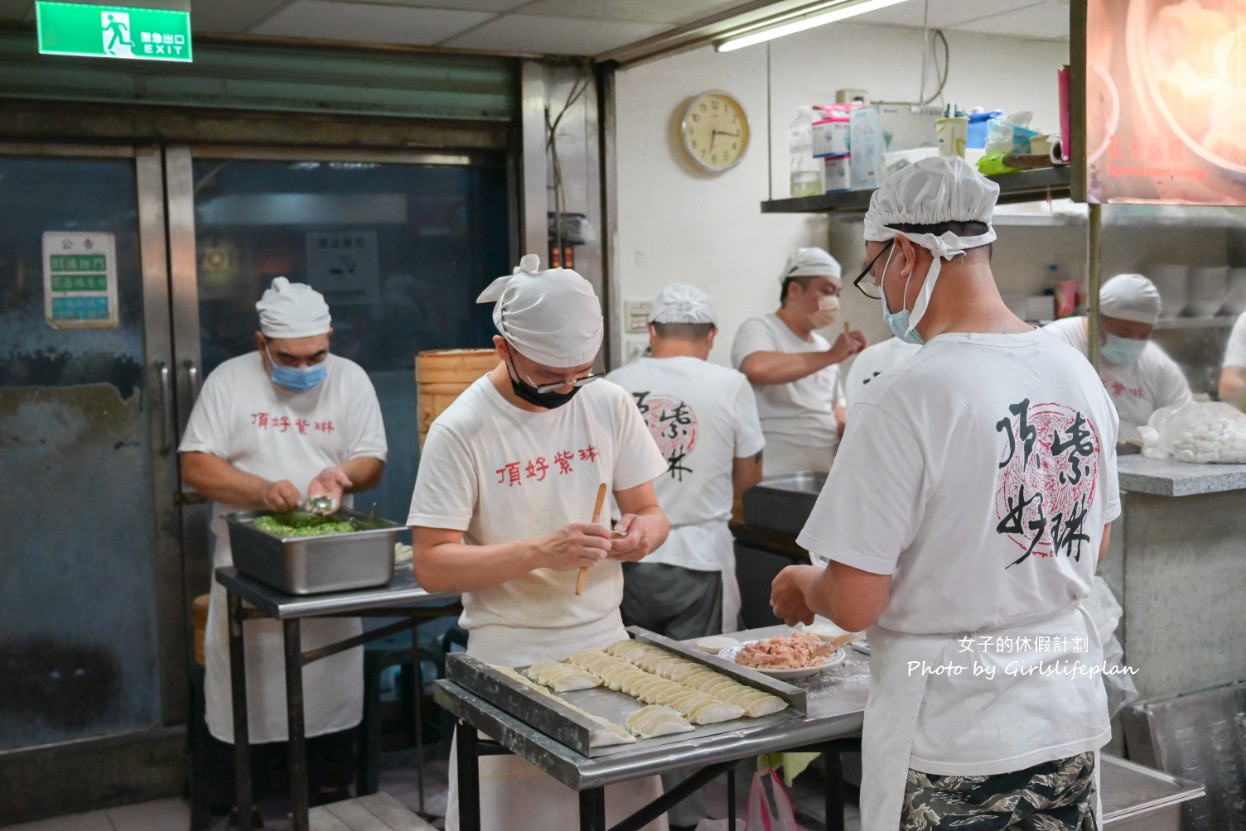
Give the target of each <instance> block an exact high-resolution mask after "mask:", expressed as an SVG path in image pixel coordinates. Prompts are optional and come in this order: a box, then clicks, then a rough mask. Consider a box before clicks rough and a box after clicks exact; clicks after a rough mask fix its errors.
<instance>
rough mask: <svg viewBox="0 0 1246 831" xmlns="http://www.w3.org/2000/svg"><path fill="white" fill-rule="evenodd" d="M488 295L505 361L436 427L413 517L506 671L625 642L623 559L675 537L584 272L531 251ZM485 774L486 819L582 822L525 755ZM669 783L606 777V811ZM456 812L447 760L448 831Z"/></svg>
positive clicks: (621, 812)
mask: <svg viewBox="0 0 1246 831" xmlns="http://www.w3.org/2000/svg"><path fill="white" fill-rule="evenodd" d="M478 302H481V303H488V302H492V303H494V307H493V322H494V324H495V325H496V326H497V330H498V334H497V335H496V336H494V338H493V345H494V348H495V349H496V350H497V354H498V365H497V366H496V367H495V368H494V369H493V370H491V371H490V372H489V373H487V374H486V375H484V376H482V377H481V378H479V379H478V380H477V381H476V382H475V383H474V384H472V386H470V387H469V388H468V389H466V390H465V391H464V392H463V393H462V394H461V395H460V396H459V397H458V398H457V399H455V401H454V403H453V404H451V405H450V406H449V407H447V408H446V409H445V410H444V411H443V412H442V413H441V415H439V416H438V417H437V420H436V421H434V422H433V424H432V425H431V426H430V428H429V431H428V438H427V440H426V442H425V444H424V449H423V452H422V454H421V457H420V467H419V472H418V475H417V478H416V483H415V490H414V493H413V494H412V496H411V512H410V514H409V516H408V517H407V524H408V525H410V526H411V533H412V547H413V548H414V550H415V552H414V563H415V571H416V576H417V577H418V578H419V580H420V583H421V585H423V586H425V587H427V588H428V589H430V590H433V591H452V592H460V593H461V594H462V600H463V615H462V617H461V619H460V623H461V624H462V626H463V627H464V628H465V629H467V630H468V632H469V639H468V644H467V651H468V652H469V653H470V654H472V655H473V656H475V657H477V658H479V659H481V660H483V661H487V662H489V663H492V664H500V665H503V666H527V665H529V664H532V663H535V662H537V661H544V660H563V659H565V658H566V657H567V656H568V655H570V654H571V653H572V652H575V651H577V650H579V649H586V648H590V647H604V646H607V645H609V644H611V643H613V642H614V641H617V640H622V639H624V638H626V637H627V632H626V630H625V629H624V627H623V622H622V619H621V618H620V615H619V602H620V599H621V598H622V594H623V570H622V563H623V562H624V561H634V560H639V559H641V558H642V557H644V556H645V555H646V554H648V553H649V552H650V551H652V550H654V549H655V548H657V547H658V546H660V545H661V544H662V542H663V541H664V540H665V539H666V534H667V530H668V525H667V520H666V516H665V515H664V514H663V513H662V510H661V509H660V508H659V507H658V501H657V498H656V496H655V495H654V488H653V480H654V479H656V478H657V477H658V476H661V475H662V474H663V473H664V472H665V471H666V468H667V465H666V462H665V460H664V459H663V458H662V455H661V454H660V453H659V452H658V449H657V446H656V445H655V444H654V441H653V438H652V437H651V436H650V435H649V431H648V430H647V429H646V427H645V423H644V421H643V420H642V419H641V417H640V413H639V412H638V411H637V409H636V406H635V404H634V403H633V402H632V398H631V396H629V395H628V394H627V393H626V392H624V391H623V390H622V389H620V388H619V387H618V386H616V385H614V384H612V383H610V382H608V381H600V380H598V376H596V375H594V374H592V369H593V363H594V361H595V360H596V358H597V352H598V349H599V348H600V347H601V339H602V316H601V305H600V303H599V302H598V300H597V296H596V294H595V293H594V291H593V288H592V286H591V285H590V284H589V283H588V281H587V280H585V279H584V278H583V277H581V276H580V275H579V274H577V273H576V272H574V271H572V270H570V269H560V268H553V269H548V270H543V269H541V267H540V263H539V261H538V259H537V257H536V256H534V255H528V256H525V257H524V258H523V259H522V260H521V261H520V265H519V267H517V268H516V269H515V270H514V273H513V274H509V275H506V276H505V277H499V278H498V279H497V280H495V281H494V282H493V283H492V284H491V285H490V286H489V287H488V288H486V289H485V290H484V291H483V292H482V293H481V294H480V297H479V298H478ZM602 484H604V485H605V486H606V489H607V491H608V492H609V493H611V494H613V496H614V500H615V502H616V503H617V505H618V507H619V511H620V514H621V517H620V519H619V520H618V522H617V523H615V526H614V527H615V530H616V531H618V532H621V538H619V539H611V532H610V529H609V527H608V525H609V521H608V520H607V521H606V522H601V523H596V524H594V523H593V522H591V520H592V518H593V509H594V502H595V499H596V496H597V492H598V487H599V486H600V485H602ZM581 569H587V579H586V581H585V585H584V589H583V594H577V592H576V588H577V585H576V584H577V576H578V573H579V572H580V570H581ZM479 770H480V780H481V781H480V804H481V824H480V826H479V827H483V828H507V829H519V830H520V831H522V829H542V831H543V830H544V829H549V828H569V827H574V826H575V825H576V824H577V823H578V820H577V819H576V817H577V816H578V813H579V801H578V800H577V798H576V796H575V793H574V792H573V791H571V790H568V789H567V788H566V787H565V786H563V785H561V784H559V783H558V782H556V781H555V780H554V779H552V778H550V777H549V776H547V775H546V774H544V773H542V772H541V771H540V770H538V769H537V768H535V767H533V766H532V765H530V764H528V763H527V762H525V761H523V760H522V759H520V758H518V757H513V756H512V757H497V756H494V757H486V758H482V759H480V760H479ZM660 792H661V782H660V781H659V780H658V778H657V777H651V778H649V779H644V780H638V781H632V782H628V783H623V784H620V785H616V786H611V787H610V788H607V789H606V808H607V812H608V814H609V815H610V816H612V817H615V818H614V819H611V820H610V821H611V822H618V821H619V818H621V817H623V816H627V815H628V814H629V813H630V812H631V811H632V810H634V809H635V807H636V806H637V804H638V803H643V802H647V801H649V800H650V799H652V798H653V797H655V796H656V795H657V794H658V793H660ZM459 807H460V806H459V804H458V777H457V771H456V769H455V764H454V763H453V761H452V762H451V765H450V801H449V807H448V811H447V817H446V827H447V828H448V829H456V828H458V824H459ZM647 827H650V828H664V827H665V822H664V821H662V822H660V824H659V823H655V824H653V825H651V826H647Z"/></svg>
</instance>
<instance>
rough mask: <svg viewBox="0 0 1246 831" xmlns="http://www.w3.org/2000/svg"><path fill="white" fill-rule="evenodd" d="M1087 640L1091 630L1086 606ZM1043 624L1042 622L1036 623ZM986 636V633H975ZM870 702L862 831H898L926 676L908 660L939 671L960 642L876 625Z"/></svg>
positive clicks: (872, 639)
mask: <svg viewBox="0 0 1246 831" xmlns="http://www.w3.org/2000/svg"><path fill="white" fill-rule="evenodd" d="M1078 611H1080V612H1081V613H1082V615H1083V616H1084V617H1085V618H1086V620H1087V621H1088V626H1087V627H1086V628H1087V630H1088V632H1089V636H1090V637H1091V638H1096V639H1097V635H1096V633H1095V626H1094V623H1093V622H1092V621H1090V617H1089V615H1088V614H1087V613H1086V611H1085V609H1084V607H1081V606H1079V607H1078ZM1037 623H1038V624H1041V621H1039V622H1037ZM974 634H975V635H984V634H990V633H989V632H979V633H974ZM867 635H868V639H869V644H870V697H869V702H868V704H866V708H865V723H864V726H863V728H862V740H861V831H896V829H897V828H899V827H900V816H901V814H902V812H903V807H904V788H905V784H906V782H907V780H908V771H909V762H910V758H911V757H912V754H913V736H914V733H915V732H916V729H917V717H918V715H919V713H920V712H921V708H922V701H923V699H924V698H925V695H926V682H927V680H928V676H926V675H923V674H922V673H909V672H908V666H909V664H908V662H909V661H924V662H925V663H926V664H927V665H930V666H937V665H945V664H948V663H952V662H953V658H954V655H955V652H956V650H957V649H958V648H959V637H949V636H948V635H945V634H940V635H909V634H901V633H898V632H893V631H890V630H888V629H884V628H882V627H880V626H872V627H870V629H869V630H868V633H867ZM1101 817H1102V809H1101V805H1100V800H1099V764H1098V754H1096V761H1095V822H1096V826H1097V827H1098V826H1099V825H1101V823H1102V819H1101Z"/></svg>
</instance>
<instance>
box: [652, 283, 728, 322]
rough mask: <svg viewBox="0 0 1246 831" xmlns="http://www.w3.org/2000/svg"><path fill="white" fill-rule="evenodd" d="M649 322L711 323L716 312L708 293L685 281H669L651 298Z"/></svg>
mask: <svg viewBox="0 0 1246 831" xmlns="http://www.w3.org/2000/svg"><path fill="white" fill-rule="evenodd" d="M649 322H650V323H713V324H714V325H718V314H717V313H716V312H715V311H714V304H713V303H711V302H710V298H709V295H707V294H706V293H705V292H703V291H701V290H700V289H699V288H697V287H696V286H690V285H688V284H687V283H671V284H670V285H669V286H666V287H665V288H663V289H662V290H661V291H660V292H658V293H657V295H655V296H654V298H653V304H652V306H651V308H650V309H649Z"/></svg>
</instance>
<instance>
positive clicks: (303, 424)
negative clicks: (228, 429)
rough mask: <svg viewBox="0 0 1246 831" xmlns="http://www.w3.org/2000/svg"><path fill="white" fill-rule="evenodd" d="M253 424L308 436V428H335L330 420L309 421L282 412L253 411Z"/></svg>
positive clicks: (323, 429) (326, 431)
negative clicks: (293, 417) (292, 417)
mask: <svg viewBox="0 0 1246 831" xmlns="http://www.w3.org/2000/svg"><path fill="white" fill-rule="evenodd" d="M251 426H252V427H254V428H255V429H256V430H265V431H268V430H271V431H273V432H275V433H297V434H298V435H300V436H306V435H307V433H308V430H310V431H311V432H313V433H332V432H334V430H335V428H334V426H333V422H332V421H331V420H330V421H308V420H307V419H305V418H295V419H291V418H290V417H289V416H288V415H283V414H281V413H264V412H259V413H251Z"/></svg>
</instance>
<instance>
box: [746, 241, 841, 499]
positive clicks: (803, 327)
mask: <svg viewBox="0 0 1246 831" xmlns="http://www.w3.org/2000/svg"><path fill="white" fill-rule="evenodd" d="M779 284H780V286H781V287H782V288H781V290H780V293H779V303H780V307H779V310H778V311H777V312H774V313H773V314H767V315H762V316H761V317H754V318H750V319H749V320H746V321H744V323H742V324H741V325H740V328H739V329H737V330H736V335H735V341H734V342H733V343H732V345H731V363H732V365H733V366H735V367H736V368H737V369H739V370H740V371H741V372H743V373H744V375H745V376H747V378H748V380H749V381H750V382H751V383H752V384H753V391H754V393H756V395H757V410H758V413H759V414H760V416H761V429H762V431H763V432H764V433H765V435H766V463H765V468H766V475H767V476H774V475H776V474H781V473H792V472H795V471H798V470H823V471H825V470H827V469H828V468H829V467H830V466H831V460H832V459H833V458H834V456H835V448H836V447H837V446H838V444H839V435H840V433H841V432H842V431H843V424H844V397H843V390H842V388H841V385H840V377H839V364H840V363H841V362H842V361H843V360H844V359H846V358H848V357H850V356H852V355H855V354H856V353H857V352H860V351H861V350H862V349H864V348H865V346H866V339H865V336H864V335H863V334H861V333H860V332H844V333H843V334H840V335H839V336H837V337H836V338H835V344H834V345H833V346H832V345H831V343H830V342H829V341H827V339H826V338H825V337H823V336H822V335H821V334H819V333H818V332H817V331H816V330H818V329H824V328H826V327H828V326H830V325H831V324H833V323H834V322H835V318H836V315H837V314H838V311H839V292H840V288H841V285H842V284H841V282H840V269H839V263H838V262H836V261H835V258H834V257H832V256H831V255H830V254H828V253H826V252H825V251H823V250H822V249H821V248H798V249H797V250H796V251H795V252H793V253H792V255H791V256H790V257H788V258H787V264H786V265H785V266H784V267H783V270H782V271H781V272H779Z"/></svg>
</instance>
